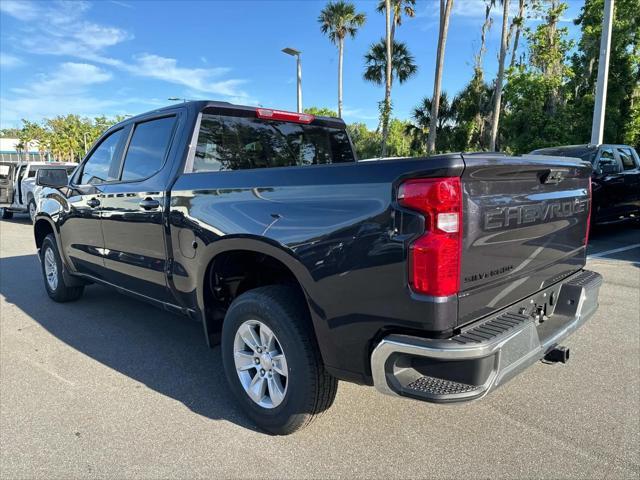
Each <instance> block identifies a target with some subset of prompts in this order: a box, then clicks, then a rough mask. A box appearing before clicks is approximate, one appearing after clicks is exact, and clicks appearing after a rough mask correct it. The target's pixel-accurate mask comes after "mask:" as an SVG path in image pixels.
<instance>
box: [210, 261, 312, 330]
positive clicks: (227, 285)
mask: <svg viewBox="0 0 640 480" xmlns="http://www.w3.org/2000/svg"><path fill="white" fill-rule="evenodd" d="M266 285H288V286H291V287H293V288H295V289H296V290H297V291H298V292H299V294H300V295H304V293H303V289H302V286H301V285H300V282H298V279H297V278H296V276H295V275H294V274H293V272H292V271H291V270H290V269H289V268H288V267H287V266H286V265H285V264H284V263H282V262H281V261H280V260H277V259H276V258H274V257H272V256H270V255H266V254H263V253H258V252H253V251H249V250H233V251H228V252H223V253H221V254H219V255H217V256H216V257H215V258H214V259H213V260H211V262H210V263H209V265H208V266H207V270H206V272H205V277H204V284H203V286H204V292H203V294H204V306H205V316H206V321H207V324H208V325H209V328H208V331H209V335H210V336H211V335H212V334H213V335H218V334H219V333H220V332H221V330H222V321H223V319H224V316H225V314H226V312H227V309H228V308H229V305H231V302H233V300H234V299H235V298H236V297H237V296H239V295H241V294H243V293H244V292H246V291H249V290H251V289H254V288H257V287H263V286H266ZM305 304H306V302H305Z"/></svg>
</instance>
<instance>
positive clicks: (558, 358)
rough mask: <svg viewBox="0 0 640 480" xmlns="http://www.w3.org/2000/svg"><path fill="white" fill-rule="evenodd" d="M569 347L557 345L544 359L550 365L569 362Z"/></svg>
mask: <svg viewBox="0 0 640 480" xmlns="http://www.w3.org/2000/svg"><path fill="white" fill-rule="evenodd" d="M569 352H570V350H569V347H565V346H563V345H558V346H556V347H554V348H552V349H551V350H549V351H548V352H547V353H546V354H545V356H544V359H545V360H546V361H548V362H551V363H558V362H559V363H567V362H568V361H569Z"/></svg>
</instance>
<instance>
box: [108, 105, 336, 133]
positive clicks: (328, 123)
mask: <svg viewBox="0 0 640 480" xmlns="http://www.w3.org/2000/svg"><path fill="white" fill-rule="evenodd" d="M180 106H182V107H187V108H188V109H189V110H191V111H195V112H201V111H202V110H204V109H205V108H223V109H228V110H243V111H251V112H255V111H256V109H257V108H269V109H270V108H274V109H275V107H262V106H255V105H253V106H252V105H238V104H235V103H230V102H222V101H218V100H190V101H187V102H183V103H178V104H176V103H174V104H172V105H167V106H166V107H162V108H158V109H155V110H150V111H148V112H144V113H141V114H139V115H136V116H133V117H129V118H127V119H126V120H123V121H122V122H120V123H119V124H121V123H128V122H131V121H133V122H135V121H136V120H137V119H140V118H143V117H146V116H148V115H149V114H152V113H163V112H169V111H172V110H175V109H176V107H180ZM314 117H315V120H314V121H317V120H320V121H321V122H322V123H324V124H326V126H332V127H335V128H345V126H346V125H345V123H344V120H342V119H341V118H337V117H325V116H320V115H314ZM119 124H118V125H119Z"/></svg>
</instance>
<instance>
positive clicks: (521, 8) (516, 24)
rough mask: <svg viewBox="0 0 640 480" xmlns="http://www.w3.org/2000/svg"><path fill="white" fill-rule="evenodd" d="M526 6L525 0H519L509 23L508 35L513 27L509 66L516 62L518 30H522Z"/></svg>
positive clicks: (518, 39) (518, 40) (518, 41)
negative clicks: (514, 14)
mask: <svg viewBox="0 0 640 480" xmlns="http://www.w3.org/2000/svg"><path fill="white" fill-rule="evenodd" d="M526 8H527V1H526V0H519V2H518V15H517V16H516V18H514V19H513V22H512V23H511V27H510V28H509V37H511V31H513V29H515V38H514V40H513V48H512V50H511V62H510V63H509V67H510V68H511V67H514V66H515V64H516V59H517V55H518V43H520V32H521V31H522V27H523V26H524V12H525V10H526Z"/></svg>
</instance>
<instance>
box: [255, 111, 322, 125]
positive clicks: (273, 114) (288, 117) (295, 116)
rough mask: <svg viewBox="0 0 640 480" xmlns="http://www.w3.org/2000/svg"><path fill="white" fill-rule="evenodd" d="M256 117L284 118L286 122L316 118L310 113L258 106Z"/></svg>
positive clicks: (298, 121) (308, 120)
mask: <svg viewBox="0 0 640 480" xmlns="http://www.w3.org/2000/svg"><path fill="white" fill-rule="evenodd" d="M256 117H258V118H262V119H263V120H282V121H284V122H294V123H311V122H313V120H314V119H315V118H316V117H315V116H314V115H311V114H310V113H296V112H285V111H284V110H272V109H270V108H256Z"/></svg>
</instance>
